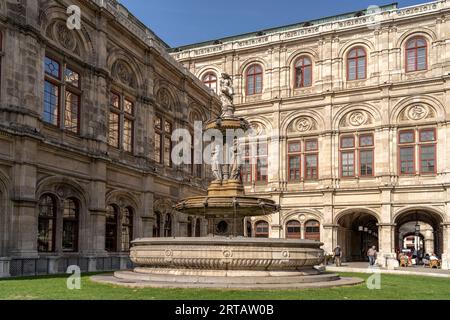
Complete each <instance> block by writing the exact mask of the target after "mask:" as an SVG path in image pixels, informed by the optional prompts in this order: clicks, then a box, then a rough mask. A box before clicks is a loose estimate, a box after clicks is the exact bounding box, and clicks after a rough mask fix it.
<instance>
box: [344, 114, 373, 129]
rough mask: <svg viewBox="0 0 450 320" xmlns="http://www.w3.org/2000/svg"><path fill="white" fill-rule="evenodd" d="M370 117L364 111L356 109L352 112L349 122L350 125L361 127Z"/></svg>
mask: <svg viewBox="0 0 450 320" xmlns="http://www.w3.org/2000/svg"><path fill="white" fill-rule="evenodd" d="M367 120H368V117H367V114H366V113H365V112H363V111H355V112H353V113H351V114H350V116H349V118H348V122H349V123H350V125H352V126H354V127H360V126H362V125H365V124H366V123H367Z"/></svg>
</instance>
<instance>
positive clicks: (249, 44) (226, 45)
mask: <svg viewBox="0 0 450 320" xmlns="http://www.w3.org/2000/svg"><path fill="white" fill-rule="evenodd" d="M443 10H446V11H447V10H450V1H449V0H441V1H436V2H430V3H424V4H419V5H415V6H411V7H405V8H399V9H393V10H388V11H384V12H383V11H382V12H378V13H372V14H368V15H365V16H361V17H354V18H349V19H342V20H337V21H333V22H326V23H322V24H317V25H313V26H308V27H299V28H296V29H291V30H286V31H274V32H268V33H267V34H264V35H261V36H257V35H253V36H251V35H249V37H248V38H245V39H240V40H230V41H224V42H223V43H220V44H216V45H210V44H206V45H205V44H199V45H198V47H195V45H192V46H191V48H189V49H185V50H183V48H182V47H181V48H177V49H174V52H173V53H172V55H173V57H174V58H175V59H177V60H178V61H184V60H189V59H193V58H198V57H207V56H213V55H217V54H224V53H225V52H235V51H239V50H243V49H251V48H256V47H260V46H264V45H275V44H284V43H286V42H288V41H291V40H298V39H305V38H309V37H312V36H316V37H318V36H324V35H326V34H330V35H335V33H336V32H344V31H349V30H354V29H355V28H360V27H366V28H367V27H370V28H372V29H377V28H378V26H381V25H383V23H389V24H392V23H393V22H395V21H401V20H404V19H414V18H417V16H419V15H424V14H434V13H442V11H443Z"/></svg>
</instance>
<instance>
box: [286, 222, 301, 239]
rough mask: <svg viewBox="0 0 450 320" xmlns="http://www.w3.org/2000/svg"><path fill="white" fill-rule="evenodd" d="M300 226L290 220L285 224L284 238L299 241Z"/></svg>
mask: <svg viewBox="0 0 450 320" xmlns="http://www.w3.org/2000/svg"><path fill="white" fill-rule="evenodd" d="M301 237H302V234H301V224H300V222H298V221H296V220H291V221H289V222H288V223H287V224H286V238H288V239H301Z"/></svg>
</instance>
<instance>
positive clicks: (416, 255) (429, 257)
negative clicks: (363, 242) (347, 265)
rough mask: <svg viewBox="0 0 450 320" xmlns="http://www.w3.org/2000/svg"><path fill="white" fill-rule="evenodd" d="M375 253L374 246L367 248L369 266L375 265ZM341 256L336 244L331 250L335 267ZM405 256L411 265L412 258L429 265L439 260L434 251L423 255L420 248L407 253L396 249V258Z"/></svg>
mask: <svg viewBox="0 0 450 320" xmlns="http://www.w3.org/2000/svg"><path fill="white" fill-rule="evenodd" d="M377 255H378V252H377V247H376V246H372V247H370V248H369V250H367V252H366V256H367V258H368V260H369V267H373V266H374V265H375V262H376V260H377ZM342 256H343V251H342V248H341V246H339V245H338V246H337V247H336V248H334V250H333V257H334V263H335V264H336V267H340V266H341V265H342ZM405 258H407V259H408V261H409V263H408V264H409V265H412V259H415V264H416V265H419V264H423V265H424V266H427V265H430V263H431V262H432V261H439V258H438V256H437V255H436V253H434V252H433V253H432V254H428V253H427V254H425V256H424V255H423V253H422V251H421V250H420V249H419V250H414V251H410V252H408V253H402V252H400V251H399V250H397V259H398V260H399V261H401V260H402V259H405Z"/></svg>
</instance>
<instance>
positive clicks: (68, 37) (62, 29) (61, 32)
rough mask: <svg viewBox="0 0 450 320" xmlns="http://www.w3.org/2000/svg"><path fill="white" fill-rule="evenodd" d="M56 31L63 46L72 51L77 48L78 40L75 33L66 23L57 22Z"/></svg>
mask: <svg viewBox="0 0 450 320" xmlns="http://www.w3.org/2000/svg"><path fill="white" fill-rule="evenodd" d="M55 33H56V37H57V40H58V42H59V44H60V45H61V46H63V47H64V48H65V49H67V50H70V51H74V50H75V47H76V44H77V42H76V41H75V37H74V35H73V33H72V32H71V31H70V30H69V29H68V28H67V26H66V25H65V24H62V23H58V24H56V26H55Z"/></svg>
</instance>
